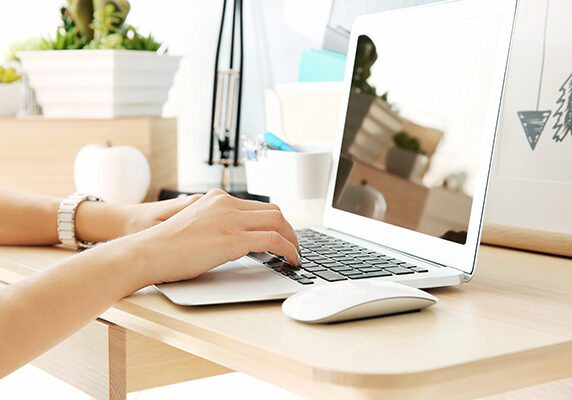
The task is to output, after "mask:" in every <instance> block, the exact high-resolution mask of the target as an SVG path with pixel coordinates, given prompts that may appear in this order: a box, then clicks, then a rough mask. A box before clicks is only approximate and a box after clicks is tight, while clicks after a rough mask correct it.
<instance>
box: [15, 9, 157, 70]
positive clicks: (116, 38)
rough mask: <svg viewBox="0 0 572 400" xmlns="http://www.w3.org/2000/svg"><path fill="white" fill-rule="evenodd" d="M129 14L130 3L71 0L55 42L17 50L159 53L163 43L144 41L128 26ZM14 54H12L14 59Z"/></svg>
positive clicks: (62, 12) (35, 44) (44, 40)
mask: <svg viewBox="0 0 572 400" xmlns="http://www.w3.org/2000/svg"><path fill="white" fill-rule="evenodd" d="M129 10H130V4H129V1H127V0H68V6H67V7H62V8H61V10H60V12H61V20H62V25H61V26H60V27H58V30H57V32H56V37H55V38H54V39H51V38H42V39H39V40H37V41H35V42H34V43H33V44H34V45H33V46H26V47H25V48H18V49H17V50H78V49H83V48H88V49H124V50H146V51H157V50H159V48H160V47H161V43H158V42H157V41H155V39H153V36H151V35H149V36H147V37H145V36H143V35H141V34H139V33H138V32H137V29H136V28H134V27H133V26H131V25H126V24H125V19H126V18H127V14H128V13H129ZM29 43H31V42H29ZM16 47H17V46H16ZM15 51H16V50H13V51H11V58H13V59H16V55H15ZM165 51H166V50H165Z"/></svg>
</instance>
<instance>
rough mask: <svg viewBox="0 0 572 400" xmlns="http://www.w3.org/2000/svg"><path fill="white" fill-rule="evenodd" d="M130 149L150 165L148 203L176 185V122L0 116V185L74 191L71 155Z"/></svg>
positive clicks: (52, 191) (35, 190)
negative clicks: (90, 148) (89, 147)
mask: <svg viewBox="0 0 572 400" xmlns="http://www.w3.org/2000/svg"><path fill="white" fill-rule="evenodd" d="M108 140H109V141H110V142H111V143H112V144H113V145H129V146H133V147H136V148H137V149H139V150H141V151H142V152H143V154H145V156H146V157H147V160H148V161H149V164H150V165H151V187H150V189H149V193H148V194H147V197H146V199H145V200H146V201H151V200H156V199H157V198H158V196H159V191H160V189H161V188H163V187H165V186H169V185H176V184H177V121H176V119H174V118H157V117H137V118H119V119H89V120H84V119H81V120H80V119H48V118H41V117H33V118H0V143H1V144H0V186H4V187H9V188H13V189H18V190H23V191H27V192H32V193H41V194H47V195H53V196H60V197H61V196H67V195H69V194H70V193H72V192H73V191H74V190H75V189H74V181H73V165H74V160H75V156H76V155H77V153H78V152H79V150H80V149H81V148H82V147H83V146H85V145H86V144H91V143H95V144H98V143H99V144H104V143H106V141H108Z"/></svg>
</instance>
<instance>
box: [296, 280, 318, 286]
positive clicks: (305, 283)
mask: <svg viewBox="0 0 572 400" xmlns="http://www.w3.org/2000/svg"><path fill="white" fill-rule="evenodd" d="M296 282H298V283H301V284H302V285H312V284H313V283H314V281H313V280H311V279H306V278H302V279H298V280H297V281H296Z"/></svg>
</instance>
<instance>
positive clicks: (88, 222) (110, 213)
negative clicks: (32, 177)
mask: <svg viewBox="0 0 572 400" xmlns="http://www.w3.org/2000/svg"><path fill="white" fill-rule="evenodd" d="M61 200H62V199H61V198H57V197H48V196H40V195H33V194H28V193H20V192H16V191H12V190H7V189H2V188H0V244H6V245H51V244H56V243H59V240H58V230H57V213H58V207H59V204H60V202H61ZM118 210H119V206H114V205H111V204H106V203H98V202H82V203H80V205H79V206H78V208H77V211H76V232H75V233H76V237H77V238H78V239H80V240H84V241H87V242H102V241H106V240H109V239H112V238H115V237H117V236H121V234H122V233H123V231H124V226H123V225H124V223H125V222H124V221H123V219H122V214H121V212H119V211H118Z"/></svg>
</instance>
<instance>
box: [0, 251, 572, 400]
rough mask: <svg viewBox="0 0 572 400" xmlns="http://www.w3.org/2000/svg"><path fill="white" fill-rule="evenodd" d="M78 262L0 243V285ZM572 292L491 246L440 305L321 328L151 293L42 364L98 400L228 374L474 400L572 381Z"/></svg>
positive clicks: (264, 307)
mask: <svg viewBox="0 0 572 400" xmlns="http://www.w3.org/2000/svg"><path fill="white" fill-rule="evenodd" d="M71 254H72V253H70V252H68V251H66V250H62V249H57V248H30V247H0V281H4V282H6V283H12V282H16V281H17V280H19V279H22V278H23V277H26V276H29V275H31V274H34V273H35V272H36V271H37V270H40V269H43V268H47V267H49V266H51V265H53V264H54V263H56V262H58V261H59V260H62V259H64V258H66V257H69V256H70V255H71ZM571 283H572V261H571V260H570V259H569V258H561V257H553V256H547V255H540V254H534V253H528V252H523V251H516V250H508V249H502V248H496V247H490V246H482V247H481V249H480V254H479V262H478V267H477V274H476V276H475V278H474V279H473V280H472V281H471V282H470V283H468V284H466V285H463V286H459V287H451V288H440V289H434V290H431V293H433V294H434V295H436V296H438V297H439V298H440V302H439V303H438V304H437V305H436V306H434V307H431V308H429V309H426V310H423V311H421V312H416V313H410V314H403V315H397V316H390V317H383V318H374V319H369V320H362V321H357V322H349V323H341V324H335V325H319V326H312V325H304V324H301V323H297V322H295V321H292V320H290V319H288V318H287V317H286V316H284V315H283V314H282V312H281V310H280V302H264V303H255V304H252V303H251V304H235V305H224V306H222V305H221V306H208V307H181V306H177V305H174V304H172V303H171V302H169V301H168V300H167V299H166V298H164V297H163V296H162V295H161V294H160V293H158V292H157V291H156V290H155V289H153V288H146V289H143V290H141V291H140V292H137V293H136V294H134V295H132V296H130V297H128V298H126V299H124V300H122V301H120V302H118V303H117V304H115V305H114V306H113V307H111V308H110V309H109V310H108V311H107V312H105V313H104V314H103V315H101V317H100V319H99V320H97V321H94V322H93V323H92V324H90V325H88V326H87V327H86V328H84V329H83V330H81V331H80V332H78V333H77V334H76V335H74V336H72V337H71V338H70V339H68V340H67V341H66V342H64V343H62V344H61V345H59V346H58V347H56V348H55V349H53V350H51V351H50V352H48V353H47V354H46V355H44V356H42V357H40V358H39V359H38V360H37V361H36V362H35V363H36V364H37V365H39V366H40V367H42V368H44V369H46V370H48V371H50V372H52V373H53V374H55V375H57V376H59V377H61V378H62V379H64V380H66V381H68V382H70V383H72V384H74V385H75V386H77V387H79V388H80V389H82V390H84V391H86V392H87V393H88V394H90V395H92V396H93V397H95V398H97V399H121V398H125V393H126V392H130V391H134V390H141V389H145V388H148V387H153V386H158V385H162V384H167V383H174V382H178V381H182V380H190V379H195V378H199V377H205V376H210V375H215V374H220V373H225V372H229V371H230V370H235V371H240V372H244V373H246V374H249V375H252V376H255V377H257V378H260V379H263V380H265V381H268V382H270V383H272V384H275V385H277V386H281V387H284V388H286V389H288V390H290V391H292V392H296V393H299V394H301V395H303V396H308V397H310V398H323V399H332V398H341V399H366V398H375V399H378V398H388V399H389V398H391V399H400V398H415V399H421V398H447V399H456V398H457V399H468V398H476V397H480V396H486V395H491V394H494V393H501V392H506V391H509V390H513V389H517V388H522V387H527V386H531V385H535V384H539V383H544V382H551V381H555V380H558V379H563V378H568V377H572V284H571ZM87 284H89V282H86V285H87ZM98 346H99V347H98ZM98 349H99V350H98ZM62 360H65V362H64V361H62Z"/></svg>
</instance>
